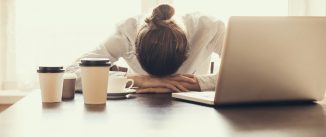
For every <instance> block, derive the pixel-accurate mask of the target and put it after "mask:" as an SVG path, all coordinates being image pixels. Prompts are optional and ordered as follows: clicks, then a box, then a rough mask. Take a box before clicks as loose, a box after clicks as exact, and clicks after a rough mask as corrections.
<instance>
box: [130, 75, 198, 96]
mask: <svg viewBox="0 0 326 137" xmlns="http://www.w3.org/2000/svg"><path fill="white" fill-rule="evenodd" d="M129 78H132V79H134V81H135V85H136V86H137V87H138V89H137V93H170V92H185V91H189V90H193V91H199V90H200V86H199V83H198V81H197V78H196V77H194V75H188V74H185V75H174V76H169V77H164V78H157V77H151V76H129Z"/></svg>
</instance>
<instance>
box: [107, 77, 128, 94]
mask: <svg viewBox="0 0 326 137" xmlns="http://www.w3.org/2000/svg"><path fill="white" fill-rule="evenodd" d="M129 82H130V84H129V85H128V86H127V84H128V83H129ZM133 85H134V80H133V79H128V78H127V77H126V76H111V77H110V79H109V84H108V93H121V92H124V91H126V90H129V89H130V88H132V87H133ZM126 86H127V87H126Z"/></svg>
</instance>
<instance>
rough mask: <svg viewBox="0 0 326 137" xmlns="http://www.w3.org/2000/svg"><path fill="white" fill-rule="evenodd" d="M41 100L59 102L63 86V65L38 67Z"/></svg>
mask: <svg viewBox="0 0 326 137" xmlns="http://www.w3.org/2000/svg"><path fill="white" fill-rule="evenodd" d="M37 72H38V74H39V81H40V88H41V96H42V102H44V103H52V102H61V97H62V87H63V74H64V70H63V67H43V66H42V67H41V66H40V67H39V69H38V70H37Z"/></svg>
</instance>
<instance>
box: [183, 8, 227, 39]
mask: <svg viewBox="0 0 326 137" xmlns="http://www.w3.org/2000/svg"><path fill="white" fill-rule="evenodd" d="M182 20H183V23H184V25H185V28H186V31H187V34H188V37H189V39H190V41H191V39H198V38H200V39H206V40H208V41H209V40H211V39H212V38H214V37H213V36H216V35H220V34H222V33H224V31H225V25H224V22H223V21H222V20H220V19H219V18H217V17H213V16H207V15H203V14H201V13H199V12H196V13H190V14H185V15H184V16H183V17H182Z"/></svg>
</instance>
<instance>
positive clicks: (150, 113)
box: [0, 92, 326, 137]
mask: <svg viewBox="0 0 326 137" xmlns="http://www.w3.org/2000/svg"><path fill="white" fill-rule="evenodd" d="M133 96H134V97H133V98H131V99H126V100H109V101H108V102H107V104H106V105H105V106H104V105H102V106H87V105H84V104H83V98H82V95H80V94H77V95H76V97H75V100H73V101H65V102H62V103H58V104H42V103H41V98H40V93H39V92H34V93H31V94H29V95H28V96H26V97H25V98H23V99H21V100H20V101H19V102H17V103H16V104H14V105H13V106H12V107H10V108H8V109H7V110H5V111H4V112H2V113H0V137H283V136H292V137H326V115H325V107H326V106H325V105H323V104H305V105H287V106H284V105H283V106H279V105H270V106H242V107H223V108H217V109H216V108H213V107H207V106H202V105H197V104H191V103H185V102H180V101H176V100H174V99H172V98H171V95H170V94H144V95H133Z"/></svg>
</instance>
